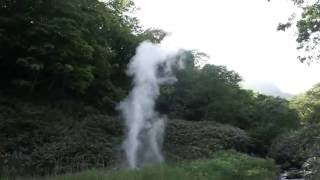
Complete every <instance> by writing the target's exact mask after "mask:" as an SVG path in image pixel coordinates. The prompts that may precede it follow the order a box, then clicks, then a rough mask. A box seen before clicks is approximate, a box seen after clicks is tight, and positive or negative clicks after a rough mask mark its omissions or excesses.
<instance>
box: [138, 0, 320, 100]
mask: <svg viewBox="0 0 320 180" xmlns="http://www.w3.org/2000/svg"><path fill="white" fill-rule="evenodd" d="M135 2H136V6H137V7H138V8H139V10H138V11H137V12H136V15H137V16H138V18H139V20H140V21H141V23H142V25H143V26H144V28H160V29H163V30H164V31H167V32H169V33H171V35H170V36H169V37H168V38H166V39H165V41H164V42H163V43H164V44H167V45H168V46H172V47H177V48H185V49H198V50H199V51H202V52H205V53H207V54H208V55H210V57H211V58H210V60H209V61H208V63H212V64H216V65H225V66H227V67H228V69H231V70H235V71H237V72H238V73H239V74H240V75H241V76H242V77H243V78H244V80H245V83H252V82H268V83H272V84H274V85H275V86H277V87H279V89H280V90H281V91H282V92H285V93H290V94H298V93H301V92H303V91H305V90H307V89H309V88H311V87H312V86H313V85H314V84H316V83H317V82H320V78H319V77H320V76H319V75H320V64H319V63H313V64H311V65H310V66H308V65H307V64H302V63H300V62H299V60H298V59H297V50H296V47H297V44H296V42H295V36H294V34H295V29H294V28H292V29H290V30H289V31H287V32H278V31H277V30H276V28H277V25H278V23H279V22H285V21H286V20H287V18H288V17H289V16H290V15H291V14H292V13H293V12H294V11H296V8H295V7H294V6H293V4H292V3H291V2H290V1H289V0H278V1H271V2H268V1H267V0H246V1H236V0H227V1H216V2H215V1H210V0H198V1H195V0H184V1H182V0H171V1H170V0H136V1H135Z"/></svg>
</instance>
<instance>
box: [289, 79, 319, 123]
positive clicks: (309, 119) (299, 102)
mask: <svg viewBox="0 0 320 180" xmlns="http://www.w3.org/2000/svg"><path fill="white" fill-rule="evenodd" d="M290 105H291V106H292V107H293V108H295V109H296V110H297V111H298V113H299V116H300V119H301V123H302V124H317V123H319V121H320V84H317V85H315V86H314V87H313V88H312V89H310V90H308V91H307V92H305V93H303V94H301V95H298V96H296V97H294V98H293V99H292V100H291V102H290Z"/></svg>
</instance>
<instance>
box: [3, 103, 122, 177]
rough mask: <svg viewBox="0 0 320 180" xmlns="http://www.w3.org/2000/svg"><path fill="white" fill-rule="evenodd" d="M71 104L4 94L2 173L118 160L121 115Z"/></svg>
mask: <svg viewBox="0 0 320 180" xmlns="http://www.w3.org/2000/svg"><path fill="white" fill-rule="evenodd" d="M65 104H69V105H70V107H69V108H63V107H64V106H65ZM71 104H72V103H71ZM71 104H70V103H61V104H59V105H57V106H61V107H59V108H57V107H54V106H48V105H36V104H32V103H27V102H23V101H17V100H15V99H4V98H1V99H0V109H1V111H0V142H1V143H0V174H3V173H6V174H9V175H26V174H29V175H33V174H58V173H65V172H75V171H79V170H83V169H88V168H98V167H109V166H111V165H113V164H115V162H116V161H117V157H118V154H117V153H118V152H119V151H118V146H117V145H119V144H121V140H122V134H123V133H122V129H123V128H122V126H121V123H120V120H119V119H117V118H113V117H110V116H107V115H104V114H101V113H99V111H97V110H94V108H92V107H91V108H89V107H87V106H84V105H83V106H81V105H77V106H80V107H77V106H76V105H71ZM76 107H77V108H76ZM72 108H75V109H72ZM78 108H79V109H81V111H80V110H79V109H78Z"/></svg>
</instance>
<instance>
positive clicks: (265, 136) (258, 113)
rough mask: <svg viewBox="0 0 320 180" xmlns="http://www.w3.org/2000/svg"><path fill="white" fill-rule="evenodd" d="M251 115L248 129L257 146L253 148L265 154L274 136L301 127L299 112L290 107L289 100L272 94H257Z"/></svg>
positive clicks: (254, 150)
mask: <svg viewBox="0 0 320 180" xmlns="http://www.w3.org/2000/svg"><path fill="white" fill-rule="evenodd" d="M251 117H252V121H251V122H250V123H249V128H246V129H247V130H248V133H249V134H250V135H251V137H253V141H254V146H255V147H254V149H252V150H253V152H258V153H260V154H264V155H265V154H266V153H267V152H268V149H269V147H270V145H271V143H272V140H273V139H274V138H276V137H277V136H278V135H280V134H282V133H285V132H289V131H290V130H294V129H298V128H299V127H300V122H299V117H298V114H297V112H296V111H295V110H293V109H291V108H289V102H288V101H287V100H285V99H281V98H275V97H272V96H265V95H257V97H256V99H255V102H254V111H253V114H252V115H251Z"/></svg>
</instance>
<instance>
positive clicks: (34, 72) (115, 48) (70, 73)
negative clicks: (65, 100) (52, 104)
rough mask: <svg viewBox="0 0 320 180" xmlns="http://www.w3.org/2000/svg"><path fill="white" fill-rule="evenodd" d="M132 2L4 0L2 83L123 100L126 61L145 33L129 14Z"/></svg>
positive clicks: (0, 37)
mask: <svg viewBox="0 0 320 180" xmlns="http://www.w3.org/2000/svg"><path fill="white" fill-rule="evenodd" d="M132 6H134V4H133V2H132V1H130V0H127V1H118V0H114V1H109V2H108V3H103V2H100V1H98V0H68V1H53V0H48V1H42V0H35V1H27V2H24V1H1V4H0V24H1V27H0V49H1V52H2V53H1V55H0V72H1V74H0V75H1V76H0V79H1V82H2V83H1V85H0V88H1V89H7V90H8V91H13V90H14V91H18V92H19V94H25V93H26V92H30V93H31V94H37V93H39V92H41V93H43V94H46V95H55V96H57V95H58V96H61V95H65V94H71V95H81V96H83V95H86V96H87V97H90V98H91V99H93V100H92V101H100V99H102V97H105V96H108V97H109V99H111V100H112V101H118V100H119V98H120V97H121V96H122V93H121V92H122V91H121V90H119V89H122V90H126V89H127V87H128V86H129V79H128V78H127V77H126V75H125V68H126V65H127V63H128V61H129V60H130V58H131V57H132V56H133V54H134V51H135V47H136V46H137V45H138V44H139V42H141V41H142V40H143V39H145V38H146V36H144V35H142V34H141V33H140V32H138V31H136V29H138V25H137V22H136V21H135V20H134V18H130V17H128V16H126V15H125V12H126V11H128V10H129V9H130V7H132ZM19 90H20V91H19ZM69 96H70V95H69ZM100 103H104V102H100ZM108 103H109V104H110V102H108Z"/></svg>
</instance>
